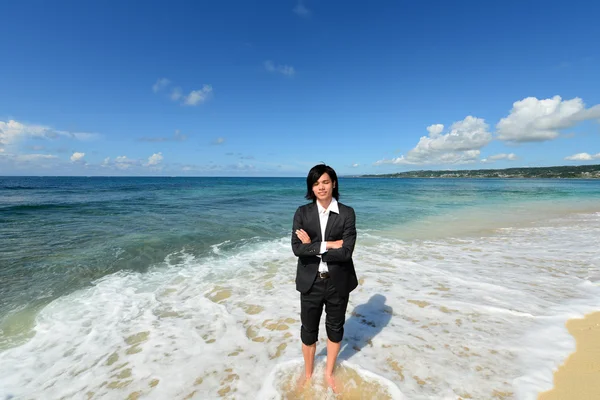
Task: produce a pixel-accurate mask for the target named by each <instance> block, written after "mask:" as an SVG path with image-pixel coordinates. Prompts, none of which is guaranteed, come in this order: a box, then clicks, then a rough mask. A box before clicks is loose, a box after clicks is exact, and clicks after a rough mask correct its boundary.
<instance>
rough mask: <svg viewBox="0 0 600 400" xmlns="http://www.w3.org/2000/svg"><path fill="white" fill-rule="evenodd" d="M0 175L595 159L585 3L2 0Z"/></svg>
mask: <svg viewBox="0 0 600 400" xmlns="http://www.w3.org/2000/svg"><path fill="white" fill-rule="evenodd" d="M0 12H1V13H2V23H1V24H0V48H1V49H2V50H3V57H2V59H3V60H2V62H1V63H0V175H169V176H172V175H181V176H215V175H216V176H305V174H306V172H307V171H308V169H309V168H310V167H311V166H312V165H314V164H315V163H318V162H321V161H324V162H326V163H328V164H330V165H331V166H333V167H334V168H335V169H336V170H337V171H338V173H339V174H364V173H389V172H399V171H407V170H415V169H465V168H468V169H477V168H505V167H521V166H545V165H581V164H590V163H600V78H599V77H598V71H599V70H600V68H599V67H598V64H599V62H600V40H599V39H598V38H600V24H599V23H598V18H597V16H598V15H600V5H599V4H598V3H597V2H592V1H588V2H580V1H571V2H567V3H565V2H558V1H537V0H531V1H503V2H482V1H380V2H370V3H369V2H352V1H350V2H348V1H345V2H341V1H324V0H318V1H317V0H314V1H311V0H305V1H302V2H298V1H297V0H295V1H286V0H276V1H275V0H273V1H271V0H269V1H260V2H248V1H241V0H239V1H212V2H208V1H203V2H200V1H173V2H166V1H164V2H157V1H148V2H136V1H96V2H93V1H84V2H82V1H72V2H71V1H54V2H49V1H20V2H11V3H8V2H4V3H3V4H2V5H0Z"/></svg>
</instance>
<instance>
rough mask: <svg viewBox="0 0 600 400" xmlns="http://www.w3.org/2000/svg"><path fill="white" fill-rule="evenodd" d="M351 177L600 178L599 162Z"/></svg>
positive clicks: (421, 171)
mask: <svg viewBox="0 0 600 400" xmlns="http://www.w3.org/2000/svg"><path fill="white" fill-rule="evenodd" d="M351 177H353V178H501V179H508V178H526V179H531V178H542V179H548V178H554V179H600V164H596V165H578V166H556V167H523V168H504V169H469V170H431V171H426V170H419V171H407V172H398V173H394V174H376V175H353V176H351Z"/></svg>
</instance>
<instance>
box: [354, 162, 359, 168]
mask: <svg viewBox="0 0 600 400" xmlns="http://www.w3.org/2000/svg"><path fill="white" fill-rule="evenodd" d="M359 165H360V164H358V163H354V164H352V168H356V167H358V166H359Z"/></svg>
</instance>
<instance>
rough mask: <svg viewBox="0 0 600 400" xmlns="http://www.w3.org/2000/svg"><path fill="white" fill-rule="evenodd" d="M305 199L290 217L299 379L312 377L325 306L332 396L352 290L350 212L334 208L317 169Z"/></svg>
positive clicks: (328, 171) (322, 168)
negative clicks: (297, 297) (295, 260)
mask: <svg viewBox="0 0 600 400" xmlns="http://www.w3.org/2000/svg"><path fill="white" fill-rule="evenodd" d="M306 199H307V200H312V203H309V204H306V205H303V206H300V207H299V208H298V209H297V210H296V214H295V215H294V225H293V233H292V249H293V251H294V254H295V255H296V256H297V257H298V266H297V271H296V289H297V290H298V291H299V292H300V319H301V321H302V328H301V330H300V338H301V340H302V355H303V356H304V372H305V379H306V380H307V381H308V380H309V379H310V378H311V377H312V373H313V366H314V358H315V352H316V342H317V338H318V333H319V322H320V320H321V314H322V311H323V305H324V306H325V314H326V318H325V328H326V330H327V365H326V368H325V379H326V381H327V384H328V385H329V386H330V387H331V388H332V389H333V390H334V392H336V386H335V380H334V378H333V368H334V366H335V361H336V359H337V356H338V353H339V351H340V346H341V341H342V338H343V336H344V322H345V318H346V307H347V305H348V296H349V294H350V292H351V291H352V290H354V289H355V288H356V286H358V280H357V278H356V272H355V271H354V263H353V262H352V253H353V251H354V244H355V242H356V227H355V221H356V217H355V214H354V210H353V209H352V208H351V207H348V206H346V205H344V204H342V203H339V202H338V201H337V200H338V199H339V186H338V179H337V175H336V173H335V171H334V170H333V168H331V167H329V166H327V165H325V164H319V165H316V166H314V167H313V168H312V169H311V170H310V171H309V173H308V176H307V177H306Z"/></svg>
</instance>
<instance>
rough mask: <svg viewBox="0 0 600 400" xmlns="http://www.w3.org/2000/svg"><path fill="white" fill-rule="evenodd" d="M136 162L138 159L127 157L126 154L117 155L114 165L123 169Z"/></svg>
mask: <svg viewBox="0 0 600 400" xmlns="http://www.w3.org/2000/svg"><path fill="white" fill-rule="evenodd" d="M136 164H138V161H136V160H132V159H130V158H127V156H119V157H117V158H115V167H117V168H119V169H122V170H125V169H129V168H131V167H132V166H134V165H136Z"/></svg>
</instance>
